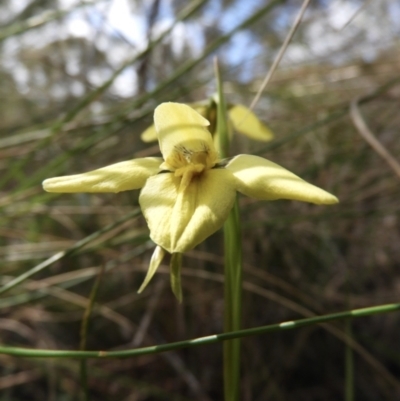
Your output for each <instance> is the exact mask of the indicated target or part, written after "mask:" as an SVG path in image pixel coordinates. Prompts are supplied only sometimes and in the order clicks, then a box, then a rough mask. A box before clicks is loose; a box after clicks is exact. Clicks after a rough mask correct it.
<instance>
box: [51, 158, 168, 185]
mask: <svg viewBox="0 0 400 401" xmlns="http://www.w3.org/2000/svg"><path fill="white" fill-rule="evenodd" d="M162 161H163V160H162V159H161V158H160V157H145V158H141V159H133V160H128V161H124V162H120V163H116V164H111V165H110V166H106V167H102V168H99V169H97V170H93V171H89V172H87V173H83V174H75V175H67V176H64V177H53V178H48V179H47V180H44V181H43V188H44V190H45V191H47V192H121V191H128V190H131V189H138V188H142V187H143V185H144V184H145V182H146V180H147V179H148V178H149V177H150V176H152V175H154V174H157V173H158V172H159V171H160V168H159V166H160V164H161V163H162Z"/></svg>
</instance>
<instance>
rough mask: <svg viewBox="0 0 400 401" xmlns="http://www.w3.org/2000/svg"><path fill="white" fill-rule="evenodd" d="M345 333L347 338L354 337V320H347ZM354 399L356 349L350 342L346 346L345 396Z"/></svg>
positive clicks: (352, 400)
mask: <svg viewBox="0 0 400 401" xmlns="http://www.w3.org/2000/svg"><path fill="white" fill-rule="evenodd" d="M345 324H346V326H345V333H346V336H347V338H349V339H350V340H352V339H353V330H352V321H351V319H347V320H346V323H345ZM344 399H345V400H346V401H354V351H353V348H352V347H351V346H350V344H349V343H348V342H346V348H345V398H344Z"/></svg>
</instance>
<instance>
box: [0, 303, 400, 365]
mask: <svg viewBox="0 0 400 401" xmlns="http://www.w3.org/2000/svg"><path fill="white" fill-rule="evenodd" d="M397 311H400V303H395V304H385V305H377V306H371V307H368V308H360V309H353V310H350V311H345V312H338V313H331V314H328V315H322V316H313V317H309V318H304V319H298V320H290V321H287V322H282V323H276V324H270V325H267V326H259V327H254V328H252V329H245V330H238V331H232V332H228V333H221V334H214V335H211V336H206V337H199V338H195V339H192V340H185V341H177V342H174V343H168V344H161V345H154V346H151V347H143V348H136V349H127V350H123V351H110V352H108V351H68V350H43V349H29V348H19V347H7V346H1V347H0V354H5V355H13V356H22V357H31V358H128V357H136V356H139V355H149V354H159V353H162V352H167V351H173V350H177V349H182V348H192V347H198V346H204V345H208V344H215V343H217V342H221V341H227V340H233V339H237V338H243V337H249V336H254V335H260V334H266V333H273V332H278V331H283V330H293V329H298V328H301V327H306V326H312V325H316V324H321V323H327V322H332V321H337V320H343V319H349V318H359V317H366V316H372V315H378V314H383V313H389V312H397Z"/></svg>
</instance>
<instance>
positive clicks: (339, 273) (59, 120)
mask: <svg viewBox="0 0 400 401" xmlns="http://www.w3.org/2000/svg"><path fill="white" fill-rule="evenodd" d="M266 5H267V6H266ZM300 5H301V2H300V1H294V0H288V1H275V0H274V1H272V0H270V1H269V2H266V1H261V0H251V1H250V0H208V1H206V0H195V1H191V2H189V1H179V0H175V1H172V0H169V1H168V0H149V1H137V0H104V1H86V2H84V1H80V0H23V1H14V0H3V1H2V2H1V3H0V24H1V26H0V49H1V50H0V82H1V85H0V102H1V107H0V169H1V175H0V183H1V189H0V191H1V199H0V207H1V226H0V241H1V243H0V253H1V259H0V260H1V272H2V274H1V284H2V285H4V284H6V283H7V282H9V281H10V280H11V279H12V278H14V277H17V276H19V275H20V274H22V273H24V272H26V271H27V270H29V269H31V268H32V267H34V266H35V265H37V264H39V263H40V262H42V261H43V260H45V259H46V258H49V257H51V256H52V255H54V254H56V253H57V252H59V251H62V250H66V249H69V248H70V247H71V246H73V245H74V244H75V243H76V242H77V241H79V240H81V239H83V238H85V237H87V236H88V235H90V234H92V233H94V232H97V231H98V230H100V229H102V228H104V227H105V226H107V225H108V224H110V223H114V222H116V221H117V220H118V219H120V218H123V216H125V215H127V214H128V213H130V212H132V211H133V210H134V209H135V208H137V207H138V201H137V200H138V192H137V191H130V192H124V193H120V194H65V195H54V194H47V193H44V192H43V190H42V188H41V181H42V180H43V179H44V178H48V177H52V176H55V175H64V174H73V173H78V172H83V171H88V170H90V169H94V168H98V167H102V166H105V165H107V164H111V163H115V162H118V161H122V160H127V159H130V158H133V157H138V156H140V157H142V156H148V155H156V154H158V147H157V146H154V145H153V144H145V143H143V142H141V140H140V134H141V132H142V131H143V130H144V129H145V128H146V127H147V126H148V125H149V124H151V122H152V111H153V109H154V107H155V106H156V105H157V104H159V103H160V102H163V101H172V100H174V101H180V102H196V101H199V100H203V99H206V98H208V97H210V96H212V95H213V93H214V92H215V89H216V86H215V85H216V84H215V78H214V74H213V68H212V57H213V56H214V55H217V56H218V57H219V62H220V64H221V67H222V70H223V76H224V81H225V93H226V97H227V100H228V101H229V102H230V103H241V104H244V105H247V106H248V105H249V104H250V103H251V101H252V100H253V98H254V96H255V94H256V92H257V90H258V89H259V87H260V85H261V82H262V80H263V78H264V76H265V75H266V73H267V72H268V69H269V67H270V66H271V64H272V61H273V59H274V57H275V56H276V54H277V51H278V50H279V48H280V46H281V45H282V42H283V40H284V37H285V35H286V34H287V32H288V30H289V28H290V26H291V25H292V24H293V20H294V17H295V15H296V14H297V12H298V10H299V7H300ZM399 21H400V3H399V2H398V1H397V0H381V1H367V0H365V1H362V0H346V1H345V0H331V1H330V0H319V1H317V0H315V1H312V2H311V4H310V6H309V8H308V10H307V13H306V15H305V17H304V19H303V22H302V24H301V26H300V28H299V30H298V32H297V33H296V35H295V37H294V39H293V40H292V42H291V44H290V45H289V47H288V49H287V52H286V54H285V57H284V59H283V61H282V63H281V64H280V66H279V68H278V71H277V72H276V73H275V75H274V77H273V79H272V82H271V83H270V85H269V86H268V87H267V89H266V91H265V92H264V93H263V95H262V97H261V99H260V101H259V102H258V103H257V105H256V107H255V109H254V110H255V112H256V113H257V115H258V116H259V117H260V119H262V120H263V121H264V122H265V123H266V124H267V125H268V126H269V127H270V129H271V130H272V131H273V132H274V134H275V139H274V140H273V141H271V142H269V143H257V142H254V141H252V140H250V139H248V138H246V137H243V136H238V135H237V136H235V137H234V141H233V145H232V152H234V153H238V152H243V153H255V154H259V155H261V156H264V157H266V158H268V159H270V160H273V161H275V162H277V163H279V164H281V165H283V166H285V167H286V168H288V169H290V170H291V171H293V172H295V173H296V174H298V175H300V176H301V177H303V178H305V179H306V180H308V181H310V182H312V183H314V184H316V185H318V186H320V187H322V188H324V189H326V190H328V191H330V192H332V193H334V194H335V195H337V196H338V197H339V199H340V201H341V203H340V204H339V205H337V206H333V207H332V206H330V207H317V206H314V205H309V204H302V203H299V202H289V201H277V202H256V201H255V200H253V199H249V198H244V197H243V198H241V199H240V202H241V217H242V223H243V247H244V266H245V271H244V296H243V316H244V327H254V326H258V325H265V324H269V323H275V322H281V321H286V320H291V319H297V318H301V317H304V316H312V315H313V314H323V313H330V312H335V311H341V310H346V309H351V308H357V307H364V306H372V305H377V304H382V303H389V302H396V301H398V300H399V295H398V294H399V291H400V274H399V265H400V246H399V244H400V220H399V219H400V205H399V195H400V189H399V178H400V176H399V175H396V173H395V171H393V168H391V167H390V166H389V164H388V163H387V159H385V158H382V157H381V156H380V155H379V154H377V152H376V148H373V147H371V146H370V145H369V144H368V143H367V142H366V141H365V139H364V137H363V135H360V132H359V130H357V129H356V128H355V123H354V116H353V118H352V116H351V115H350V113H349V110H350V104H351V102H352V101H355V100H357V99H360V100H359V103H358V104H359V106H358V112H359V117H360V116H361V119H362V120H363V121H364V123H365V124H366V126H367V127H368V129H369V130H370V131H371V132H372V133H373V134H374V135H375V136H376V138H377V139H378V141H379V142H380V143H381V145H383V146H384V147H385V148H386V149H387V150H388V151H389V152H390V153H391V154H392V155H394V156H395V157H396V156H397V157H398V155H400V141H399V133H400V113H399V110H400V75H399V71H400V51H399V50H400V40H399V35H400V25H399V23H398V22H399ZM237 27H239V29H236V28H237ZM361 134H363V132H361ZM222 244H223V241H222V238H221V233H216V234H215V235H213V236H212V237H210V238H209V239H208V240H207V241H206V242H205V243H203V244H201V245H200V246H198V247H197V248H196V249H195V250H193V251H191V252H188V253H187V254H186V255H185V257H184V262H183V264H184V268H183V272H182V273H183V289H184V302H183V304H182V305H179V304H178V303H177V302H176V300H175V298H174V297H173V295H172V293H171V291H170V289H169V285H168V268H167V266H166V265H165V266H164V265H163V266H162V267H161V268H160V272H159V273H157V275H156V277H155V279H154V280H153V281H152V283H151V284H150V286H149V287H148V288H147V289H146V290H145V291H144V293H143V294H140V295H138V294H137V293H136V291H137V289H138V288H139V286H140V283H141V282H142V280H143V278H144V273H145V271H146V269H147V267H148V262H149V258H150V256H151V253H152V250H153V247H154V244H152V243H151V241H149V238H148V229H147V226H146V224H145V221H144V219H143V217H142V216H141V215H139V216H138V217H136V218H134V219H132V218H131V219H128V220H126V219H125V221H124V222H122V223H119V224H116V225H115V227H114V228H113V229H112V230H108V231H107V232H106V233H104V234H101V235H100V236H99V237H98V238H97V239H96V240H95V241H91V242H90V243H89V244H88V245H87V246H85V247H84V248H82V249H80V250H79V251H78V252H75V253H73V254H71V255H69V256H67V257H64V258H61V259H60V260H59V261H57V262H56V263H53V264H51V265H50V266H49V267H48V268H47V269H45V270H43V271H41V272H40V273H39V274H37V275H35V276H33V277H31V278H30V279H29V280H27V281H25V282H24V283H23V284H21V285H20V286H18V287H16V288H14V289H12V290H11V291H9V292H7V293H5V294H3V295H2V296H1V298H0V308H1V309H0V313H1V315H0V341H1V343H2V344H5V345H11V346H22V347H30V348H45V349H79V347H80V327H81V322H82V318H83V314H84V311H85V309H86V308H87V305H88V299H89V297H90V292H91V289H92V287H93V283H94V282H95V279H96V277H97V276H98V275H99V272H100V270H101V269H103V270H104V273H103V275H102V278H101V281H100V285H99V289H98V292H97V295H96V300H95V305H94V309H93V314H92V317H91V319H90V324H89V329H88V336H87V344H86V348H87V349H95V350H97V349H98V350H100V349H104V350H105V349H109V350H110V349H113V350H117V349H125V348H133V347H138V346H145V345H152V344H157V343H165V342H170V341H178V340H181V339H187V338H195V337H199V336H204V335H209V334H214V333H218V332H221V331H222V329H223V323H222V322H223V315H222V313H223V289H222V281H223V276H222V271H223V266H222V263H223V262H222V261H223V247H222ZM349 327H350V326H349V325H347V326H346V324H345V323H343V322H340V323H335V324H331V325H329V326H327V325H325V326H313V327H308V328H303V329H299V330H295V331H290V332H282V333H277V334H269V335H265V336H257V337H251V338H247V339H245V340H244V341H243V361H242V365H243V369H242V398H241V399H242V400H244V401H250V400H251V401H262V400H286V401H289V400H293V401H294V400H296V401H301V400H307V401H312V400H335V401H336V400H340V399H343V398H344V392H345V390H344V387H345V376H346V375H349V369H350V370H351V355H353V357H354V360H353V361H354V372H353V373H354V379H353V380H352V383H353V385H354V391H355V399H362V400H390V401H393V400H400V379H399V377H400V347H399V330H400V316H399V315H398V314H390V315H380V316H375V317H369V318H364V319H359V320H356V321H353V322H351V329H352V333H353V338H354V340H355V343H354V344H353V345H352V347H351V349H352V352H353V354H352V353H351V352H350V351H349V348H347V349H346V346H345V342H346V334H345V333H347V334H349V333H350V330H349ZM346 361H347V366H348V367H347V374H346V373H345V372H346V368H345V366H346ZM349 361H350V363H349ZM349 366H350V368H349ZM88 371H89V379H88V387H89V392H90V399H91V400H93V401H94V400H102V401H103V400H124V401H128V400H129V401H138V400H200V401H209V400H221V399H222V347H221V344H216V345H212V346H207V347H201V348H193V349H189V350H181V351H176V352H169V353H166V354H161V355H154V356H142V357H137V358H132V359H123V360H107V361H105V360H91V361H89V368H88ZM0 372H1V376H0V400H1V401H6V400H7V401H8V400H14V401H16V400H35V401H36V400H38V401H44V400H49V401H54V400H57V401H63V400H65V401H67V400H76V399H79V397H80V396H81V393H80V392H81V390H80V374H79V362H78V361H76V360H68V359H51V360H43V359H27V358H15V357H10V356H4V355H2V356H0Z"/></svg>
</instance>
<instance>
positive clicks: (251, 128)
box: [228, 104, 274, 142]
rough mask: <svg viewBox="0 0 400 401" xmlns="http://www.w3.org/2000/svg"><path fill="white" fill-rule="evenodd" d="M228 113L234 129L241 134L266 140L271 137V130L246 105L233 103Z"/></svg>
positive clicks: (272, 135) (258, 139)
mask: <svg viewBox="0 0 400 401" xmlns="http://www.w3.org/2000/svg"><path fill="white" fill-rule="evenodd" d="M228 114H229V118H230V120H231V121H232V123H233V126H234V128H235V130H236V131H238V132H240V133H241V134H243V135H246V136H248V137H249V138H251V139H255V140H257V141H264V142H268V141H270V140H271V139H273V137H274V134H273V133H272V131H271V130H270V129H269V128H268V127H267V126H266V125H264V124H263V123H262V122H261V121H260V120H259V119H258V117H257V116H256V115H255V114H254V113H253V112H252V111H251V110H249V109H248V108H247V107H244V106H242V105H240V104H237V105H234V106H233V107H232V108H230V109H229V110H228Z"/></svg>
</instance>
